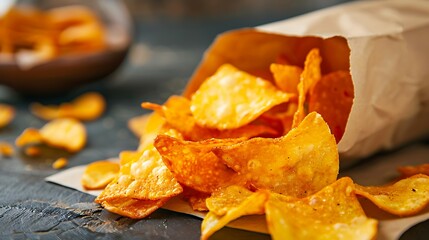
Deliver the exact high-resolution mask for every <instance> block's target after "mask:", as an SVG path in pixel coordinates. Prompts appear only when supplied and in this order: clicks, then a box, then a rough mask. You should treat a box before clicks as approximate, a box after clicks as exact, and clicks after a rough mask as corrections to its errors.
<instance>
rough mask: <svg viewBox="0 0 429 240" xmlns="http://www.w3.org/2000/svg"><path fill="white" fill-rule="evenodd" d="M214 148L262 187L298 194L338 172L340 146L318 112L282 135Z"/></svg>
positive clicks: (326, 182) (326, 181)
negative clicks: (338, 146)
mask: <svg viewBox="0 0 429 240" xmlns="http://www.w3.org/2000/svg"><path fill="white" fill-rule="evenodd" d="M213 152H214V153H215V154H216V155H217V156H219V157H220V158H221V159H222V160H224V161H225V163H226V164H227V165H228V166H229V167H231V168H232V169H234V170H235V171H237V172H238V173H239V174H241V175H242V176H244V177H245V178H246V179H247V180H248V181H249V182H250V183H251V184H253V185H254V186H255V187H256V188H258V189H268V190H271V191H274V192H277V193H281V194H285V195H291V196H295V197H305V196H308V195H310V194H313V193H315V192H317V191H319V190H320V189H322V188H323V187H325V186H326V185H329V184H331V183H333V182H334V181H335V180H336V178H337V175H338V168H339V166H338V165H339V160H338V150H337V145H336V143H335V138H334V136H333V135H332V134H331V133H330V131H329V127H328V125H327V124H326V123H325V121H324V120H323V118H322V117H321V116H320V115H319V114H317V113H314V112H313V113H310V114H309V115H308V116H307V117H306V118H305V119H304V120H303V121H302V123H301V124H300V125H299V126H298V127H297V128H294V129H292V130H291V131H290V132H289V133H288V134H287V135H285V136H283V137H280V138H274V139H271V138H252V139H250V140H247V141H244V142H241V143H238V144H233V145H229V146H228V145H224V146H218V147H216V148H215V149H213Z"/></svg>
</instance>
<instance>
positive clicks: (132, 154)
mask: <svg viewBox="0 0 429 240" xmlns="http://www.w3.org/2000/svg"><path fill="white" fill-rule="evenodd" d="M142 154H143V153H142V152H139V151H122V152H120V153H119V160H120V165H121V166H123V165H125V164H127V163H128V162H133V161H134V162H135V161H138V160H139V159H140V157H141V155H142Z"/></svg>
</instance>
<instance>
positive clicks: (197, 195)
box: [183, 186, 210, 212]
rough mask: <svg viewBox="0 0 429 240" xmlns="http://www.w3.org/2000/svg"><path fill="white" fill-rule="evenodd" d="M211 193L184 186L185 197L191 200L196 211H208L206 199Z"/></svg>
mask: <svg viewBox="0 0 429 240" xmlns="http://www.w3.org/2000/svg"><path fill="white" fill-rule="evenodd" d="M208 197H210V194H208V193H203V192H200V191H197V190H195V189H192V188H189V187H186V186H184V187H183V198H184V199H185V200H187V201H188V202H189V204H190V205H191V207H192V210H194V211H200V212H207V211H208V208H207V205H206V199H207V198H208Z"/></svg>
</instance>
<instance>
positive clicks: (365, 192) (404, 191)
mask: <svg viewBox="0 0 429 240" xmlns="http://www.w3.org/2000/svg"><path fill="white" fill-rule="evenodd" d="M356 194H358V195H361V196H364V197H366V198H367V199H369V200H370V201H371V202H373V203H374V204H375V205H377V206H378V207H379V208H381V209H383V210H384V211H386V212H389V213H391V214H395V215H399V216H408V215H412V214H415V213H417V212H419V211H420V210H422V209H423V208H425V207H426V206H427V205H428V204H429V176H427V175H424V174H418V175H414V176H412V177H409V178H405V179H402V180H400V181H398V182H396V183H395V184H393V185H389V186H381V187H372V186H371V187H366V186H360V185H358V184H356Z"/></svg>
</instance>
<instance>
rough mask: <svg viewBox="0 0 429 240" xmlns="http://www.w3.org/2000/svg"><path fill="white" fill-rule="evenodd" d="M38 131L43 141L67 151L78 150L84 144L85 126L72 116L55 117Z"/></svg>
mask: <svg viewBox="0 0 429 240" xmlns="http://www.w3.org/2000/svg"><path fill="white" fill-rule="evenodd" d="M39 132H40V135H41V137H42V140H43V142H44V143H46V144H47V145H50V146H53V147H58V148H64V149H65V150H67V151H69V152H77V151H80V150H81V149H82V148H83V147H84V146H85V144H86V129H85V126H84V125H83V124H82V123H81V122H79V121H78V120H75V119H73V118H58V119H55V120H53V121H51V122H48V123H47V124H45V126H43V127H42V128H41V129H40V131H39Z"/></svg>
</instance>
